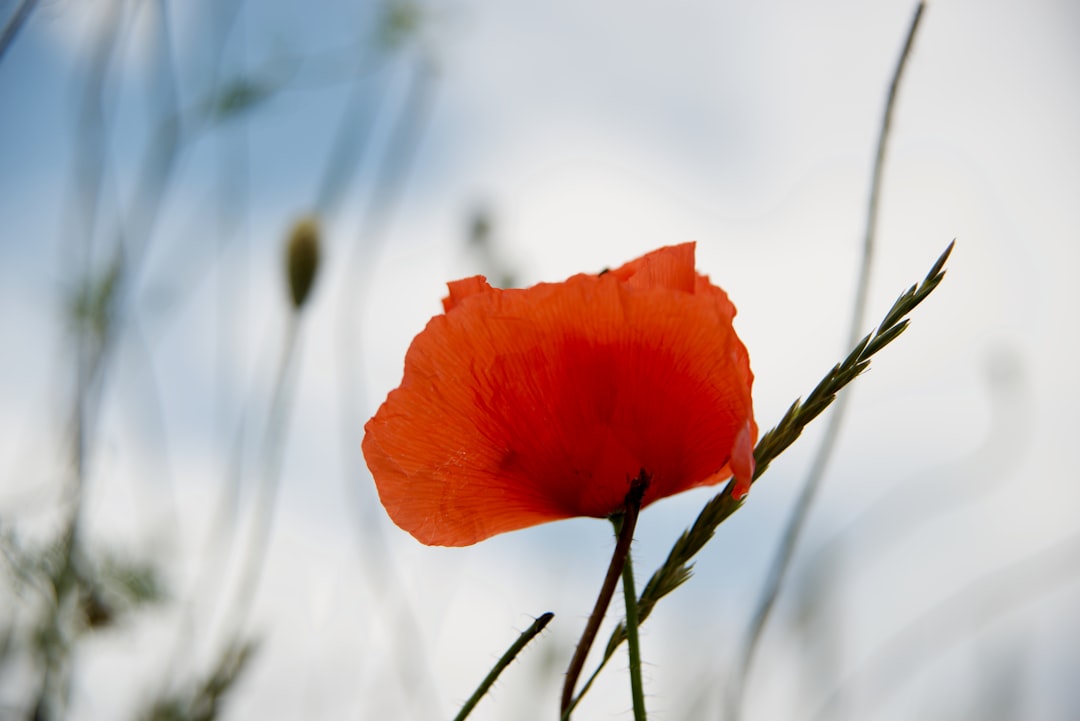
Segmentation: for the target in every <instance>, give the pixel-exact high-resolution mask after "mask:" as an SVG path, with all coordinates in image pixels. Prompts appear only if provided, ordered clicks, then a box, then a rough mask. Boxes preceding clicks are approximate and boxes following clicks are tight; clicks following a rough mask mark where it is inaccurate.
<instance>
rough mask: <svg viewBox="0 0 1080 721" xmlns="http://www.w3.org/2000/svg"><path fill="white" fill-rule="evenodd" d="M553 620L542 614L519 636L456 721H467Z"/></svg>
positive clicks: (466, 703) (548, 613)
mask: <svg viewBox="0 0 1080 721" xmlns="http://www.w3.org/2000/svg"><path fill="white" fill-rule="evenodd" d="M553 618H555V614H554V613H552V612H550V611H548V612H547V613H543V614H541V615H540V618H538V619H536V620H535V621H533V623H532V625H531V626H529V627H528V628H527V629H525V630H524V631H523V632H522V633H521V635H520V636H518V639H517V640H516V641H514V643H512V644H511V645H510V648H508V649H506V653H504V654H503V655H502V658H500V659H499V660H498V661H496V662H495V665H494V666H492V668H491V671H490V672H488V675H487V676H485V677H484V680H483V681H481V682H480V685H479V686H477V687H476V691H474V692H473V695H472V696H470V697H469V699H468V700H467V701H466V702H465V703H464V704H463V705H462V707H461V710H460V711H458V715H457V716H455V717H454V721H465V718H466V717H467V716H468V715H469V714H470V713H472V710H473V709H474V708H475V707H476V704H477V703H479V702H480V699H482V698H483V697H484V694H486V693H487V692H488V689H490V688H491V686H492V684H494V683H495V680H496V679H498V678H499V674H501V673H502V672H503V671H504V670H505V669H506V667H507V666H509V665H510V664H511V663H512V662H513V661H514V659H515V658H517V655H518V654H519V653H521V650H522V649H523V648H525V646H526V645H527V644H528V643H529V641H532V640H533V639H534V638H536V636H537V635H538V634H539V633H540V632H541V631H543V630H544V627H545V626H547V625H548V622H550V621H551V619H553Z"/></svg>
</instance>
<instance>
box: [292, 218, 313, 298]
mask: <svg viewBox="0 0 1080 721" xmlns="http://www.w3.org/2000/svg"><path fill="white" fill-rule="evenodd" d="M318 271H319V223H318V221H317V220H315V219H314V218H312V217H307V218H302V219H301V220H299V221H297V223H296V224H295V225H294V226H293V229H292V232H291V233H290V234H289V242H288V245H287V246H286V247H285V272H286V274H287V275H288V279H289V295H290V296H291V297H292V304H293V310H295V311H297V312H299V311H300V309H301V308H303V307H304V302H305V301H307V298H308V295H309V294H310V293H311V286H312V285H313V284H314V283H315V276H316V274H317V273H318Z"/></svg>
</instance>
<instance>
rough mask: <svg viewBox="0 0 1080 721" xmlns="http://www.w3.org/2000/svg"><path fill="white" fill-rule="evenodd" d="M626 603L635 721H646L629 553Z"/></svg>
mask: <svg viewBox="0 0 1080 721" xmlns="http://www.w3.org/2000/svg"><path fill="white" fill-rule="evenodd" d="M622 582H623V598H624V599H625V601H626V649H627V652H628V653H629V655H630V693H631V695H632V697H633V699H634V721H646V719H645V692H644V689H643V688H642V685H641V645H640V644H639V642H638V612H637V591H635V590H634V561H633V559H632V558H631V557H630V554H629V553H628V554H627V555H626V564H625V565H624V566H623V571H622Z"/></svg>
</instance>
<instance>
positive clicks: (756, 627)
mask: <svg viewBox="0 0 1080 721" xmlns="http://www.w3.org/2000/svg"><path fill="white" fill-rule="evenodd" d="M924 7H925V5H924V3H919V4H918V5H917V6H916V8H915V14H914V15H913V16H912V19H911V25H910V26H909V28H908V32H907V36H906V39H905V41H904V46H903V49H902V50H901V52H900V58H899V60H898V61H897V64H896V70H895V71H894V73H893V77H892V82H891V83H890V85H889V92H888V97H887V99H886V101H885V111H884V114H883V116H882V120H881V130H880V133H879V135H878V144H877V152H876V154H875V156H874V165H873V177H872V180H871V183H870V197H869V202H868V207H867V215H866V232H865V235H864V238H863V245H862V256H861V263H860V268H859V274H858V279H857V282H856V288H855V299H854V302H853V304H852V308H853V310H852V316H851V324H850V326H849V327H848V338H847V346H846V347H849V348H850V347H851V346H853V345H855V343H856V342H858V340H859V338H860V336H861V335H862V334H863V333H864V329H863V324H864V323H865V317H866V305H867V295H868V293H869V289H870V269H871V266H872V262H873V257H874V246H875V239H876V236H877V225H878V222H877V215H878V205H879V203H880V199H881V186H882V179H883V177H884V173H885V150H886V147H887V145H888V139H889V130H890V129H891V127H892V116H893V110H894V108H895V106H896V99H897V94H898V91H899V88H900V80H901V78H902V77H903V74H904V68H905V67H906V65H907V60H908V57H909V56H910V54H911V48H912V45H913V44H914V42H915V33H916V31H917V30H918V28H919V21H920V19H921V18H922V14H923V9H924ZM850 396H851V391H850V390H849V391H847V392H846V393H842V394H841V395H840V396H839V397H838V398H837V400H836V404H835V407H834V408H833V411H832V414H831V415H830V416H829V421H828V424H827V425H826V427H825V431H824V435H823V437H822V440H821V445H820V446H819V447H818V450H817V453H816V455H815V456H814V459H813V461H812V462H811V464H810V470H809V472H808V473H807V475H806V479H805V480H804V481H803V485H802V490H801V491H800V492H799V496H798V499H797V500H796V501H795V506H794V508H793V509H792V512H791V516H790V518H789V519H788V522H787V524H786V525H785V526H784V534H783V537H782V538H781V540H780V545H779V547H778V548H777V551H776V555H775V556H774V557H773V561H772V564H771V566H770V568H769V573H768V576H767V578H766V581H765V586H764V588H763V589H762V591H761V595H760V597H759V599H758V602H757V605H756V607H755V610H754V616H753V618H752V620H751V621H750V626H749V630H748V631H747V634H746V638H745V640H744V641H743V644H742V649H741V651H740V653H739V657H738V660H737V662H736V666H735V671H734V675H733V677H732V679H731V682H730V690H729V695H728V710H727V718H728V720H729V721H739V719H740V718H741V717H742V710H743V697H744V696H745V693H746V686H747V683H748V682H749V678H750V674H751V671H752V669H753V663H754V656H755V654H756V653H757V649H758V646H759V644H760V643H761V637H762V634H763V633H764V631H765V627H766V625H767V624H768V622H769V617H770V616H771V615H772V611H773V607H774V606H775V605H776V599H777V597H778V596H779V595H780V591H781V589H782V588H783V585H784V580H785V578H786V576H787V573H788V569H789V568H790V566H791V559H792V557H793V556H794V555H795V548H796V546H797V545H798V543H799V539H800V538H801V536H802V531H803V527H804V526H805V525H806V519H807V518H808V517H809V515H810V510H811V507H812V506H813V503H814V499H815V498H816V497H817V493H818V490H819V488H820V487H821V483H822V480H823V479H824V477H825V473H826V471H827V470H828V467H829V461H830V460H831V458H832V454H833V450H834V449H835V448H836V441H837V439H838V438H839V436H840V428H841V425H842V423H843V420H844V415H845V411H846V409H847V405H848V399H849V398H850Z"/></svg>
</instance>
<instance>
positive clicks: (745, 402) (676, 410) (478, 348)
mask: <svg viewBox="0 0 1080 721" xmlns="http://www.w3.org/2000/svg"><path fill="white" fill-rule="evenodd" d="M444 307H445V308H446V312H445V313H444V314H443V315H439V316H436V317H435V318H432V320H431V321H430V322H429V323H428V325H427V327H426V328H425V329H424V331H423V332H421V333H420V335H418V336H417V337H416V339H415V340H414V341H413V343H412V346H411V347H410V348H409V351H408V353H407V355H406V357H405V373H404V377H403V379H402V383H401V386H400V387H398V388H397V389H395V390H393V391H391V393H390V395H389V396H388V397H387V399H386V402H385V403H384V404H383V405H382V407H381V408H380V409H379V411H378V413H376V415H375V417H374V418H372V419H371V420H370V421H369V422H368V424H367V426H366V428H365V431H366V434H365V437H364V443H363V449H364V455H365V458H366V459H367V462H368V466H369V468H370V469H371V472H372V475H373V476H374V478H375V483H376V485H377V487H378V490H379V496H380V498H381V500H382V502H383V505H384V506H385V507H386V510H387V512H388V513H389V515H390V517H391V518H392V519H393V520H394V522H395V523H397V524H398V525H399V526H401V527H402V528H403V529H405V530H406V531H408V532H409V533H411V534H413V535H414V536H415V537H416V538H417V539H418V540H420V541H422V542H423V543H427V544H433V545H448V546H459V545H468V544H471V543H475V542H477V541H480V540H483V539H484V538H487V537H489V536H491V535H494V534H496V533H502V532H504V531H510V530H514V529H518V528H524V527H527V526H531V525H535V524H537V523H542V522H544V521H550V520H554V519H558V518H567V517H571V516H597V517H604V516H607V515H610V514H611V513H614V512H616V511H618V510H620V509H621V508H622V505H623V502H624V498H625V495H626V492H627V490H628V485H629V481H630V479H632V478H634V477H636V476H637V475H638V474H639V473H640V472H641V471H642V470H644V471H646V472H647V473H648V474H650V476H651V477H652V482H651V484H650V486H649V488H648V491H647V492H646V495H645V499H644V503H645V504H648V503H651V502H652V501H655V500H657V499H659V498H663V497H665V496H669V495H671V494H673V493H678V492H680V491H683V490H686V489H688V488H692V487H695V486H700V485H710V484H715V483H719V482H721V481H723V480H726V479H727V478H728V477H730V476H731V475H732V474H733V473H734V474H735V476H736V486H737V488H736V489H735V490H736V491H737V492H740V493H745V489H746V488H748V487H749V482H750V476H751V475H752V473H753V442H754V439H755V438H756V435H757V427H756V425H754V421H753V411H752V405H751V398H750V386H751V383H752V380H753V376H752V374H751V372H750V367H749V360H748V358H747V354H746V349H745V348H744V347H743V345H742V343H741V342H740V341H739V339H738V338H737V337H736V335H735V332H734V330H733V329H732V326H731V319H732V317H733V316H734V314H735V309H734V307H733V306H732V305H731V303H730V301H729V300H728V298H727V295H726V294H725V293H724V292H723V291H722V290H720V289H719V288H717V287H716V286H713V285H711V284H710V283H709V282H708V279H707V278H706V277H704V276H701V275H698V274H696V273H695V272H694V246H693V244H685V245H681V246H673V247H670V248H662V249H660V250H658V251H654V252H653V253H650V254H648V255H646V256H644V257H643V258H640V259H638V260H636V261H632V262H631V263H628V264H626V265H624V266H622V267H621V268H618V269H616V270H613V271H611V272H609V273H604V274H601V275H599V276H595V275H577V276H574V277H572V278H570V279H569V280H567V281H565V282H563V283H544V284H540V285H537V286H534V287H532V288H527V289H524V290H497V289H493V288H491V287H490V286H488V285H487V283H486V281H484V280H483V279H482V278H479V277H476V278H469V279H465V280H463V281H457V282H456V283H451V284H450V296H449V297H448V298H447V299H446V301H444Z"/></svg>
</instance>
